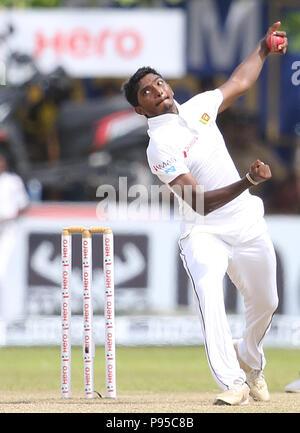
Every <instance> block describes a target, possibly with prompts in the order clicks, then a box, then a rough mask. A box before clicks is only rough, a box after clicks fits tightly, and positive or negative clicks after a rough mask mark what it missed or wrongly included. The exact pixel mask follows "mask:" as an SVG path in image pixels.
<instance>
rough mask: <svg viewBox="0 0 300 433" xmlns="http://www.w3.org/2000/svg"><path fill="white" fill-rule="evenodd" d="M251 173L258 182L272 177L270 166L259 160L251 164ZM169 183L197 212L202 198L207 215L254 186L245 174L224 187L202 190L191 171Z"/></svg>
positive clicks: (204, 212)
mask: <svg viewBox="0 0 300 433" xmlns="http://www.w3.org/2000/svg"><path fill="white" fill-rule="evenodd" d="M249 175H250V177H251V179H252V180H253V181H254V182H257V183H261V182H264V181H266V180H268V179H270V178H271V177H272V174H271V170H270V167H269V166H268V165H266V164H264V163H263V162H261V161H259V160H256V161H255V162H253V163H252V164H251V166H250V170H249ZM169 185H170V187H171V188H174V189H176V192H177V194H178V189H179V190H180V196H181V197H182V199H183V200H184V201H185V202H186V203H187V204H188V205H189V206H191V207H192V209H193V210H194V211H195V212H199V207H198V206H197V203H199V202H200V201H201V200H202V201H203V210H202V212H203V214H204V215H207V214H209V213H210V212H213V211H214V210H216V209H218V208H220V207H222V206H224V205H225V204H227V203H229V202H230V201H232V200H234V199H235V198H236V197H238V196H239V195H240V194H241V193H242V192H244V191H245V190H246V189H248V188H249V187H251V186H253V183H252V182H251V181H250V180H249V179H248V178H247V177H246V176H245V177H243V178H242V179H241V180H238V181H237V182H234V183H232V184H230V185H227V186H225V187H223V188H218V189H215V190H212V191H204V192H200V191H199V188H198V186H199V185H198V184H197V182H196V180H195V178H194V176H193V175H192V174H191V173H184V174H181V175H179V176H178V177H176V178H175V179H174V180H173V181H172V182H170V183H169ZM185 186H189V188H188V189H185ZM186 191H188V193H186ZM190 191H191V193H190ZM199 194H202V196H201V197H199Z"/></svg>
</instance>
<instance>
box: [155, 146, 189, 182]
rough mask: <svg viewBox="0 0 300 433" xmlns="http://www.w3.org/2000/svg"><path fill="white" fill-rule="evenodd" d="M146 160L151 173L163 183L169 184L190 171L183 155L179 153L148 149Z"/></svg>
mask: <svg viewBox="0 0 300 433" xmlns="http://www.w3.org/2000/svg"><path fill="white" fill-rule="evenodd" d="M147 158H148V163H149V167H150V169H151V172H152V173H153V174H155V175H156V176H157V177H158V178H159V179H160V180H161V182H163V183H170V182H172V181H173V180H174V179H176V177H178V176H179V175H181V174H185V173H189V171H190V170H189V169H188V167H187V166H186V164H185V162H184V156H183V154H182V155H181V154H180V153H179V152H176V153H173V152H172V151H171V150H168V149H164V150H158V149H157V148H154V147H152V148H151V149H150V147H148V149H147Z"/></svg>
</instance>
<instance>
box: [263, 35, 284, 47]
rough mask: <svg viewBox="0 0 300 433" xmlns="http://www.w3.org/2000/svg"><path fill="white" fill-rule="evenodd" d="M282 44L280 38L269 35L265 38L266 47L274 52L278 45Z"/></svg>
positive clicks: (281, 38)
mask: <svg viewBox="0 0 300 433" xmlns="http://www.w3.org/2000/svg"><path fill="white" fill-rule="evenodd" d="M283 43H284V39H283V37H282V36H276V35H269V36H268V37H267V45H268V47H269V50H271V51H276V50H277V48H278V46H279V45H282V44H283Z"/></svg>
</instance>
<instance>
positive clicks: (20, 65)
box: [0, 0, 300, 214]
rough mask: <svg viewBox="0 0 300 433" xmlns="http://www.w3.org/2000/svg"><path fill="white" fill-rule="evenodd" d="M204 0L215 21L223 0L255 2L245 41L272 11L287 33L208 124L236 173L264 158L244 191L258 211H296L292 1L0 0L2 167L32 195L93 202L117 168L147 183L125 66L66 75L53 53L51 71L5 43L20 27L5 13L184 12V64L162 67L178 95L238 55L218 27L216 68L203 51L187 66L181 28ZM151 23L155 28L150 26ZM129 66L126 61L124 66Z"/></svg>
mask: <svg viewBox="0 0 300 433" xmlns="http://www.w3.org/2000/svg"><path fill="white" fill-rule="evenodd" d="M208 3H213V5H214V10H215V11H216V14H217V15H218V16H219V20H220V23H221V26H222V22H225V21H226V17H228V16H229V14H230V10H231V7H232V4H233V3H245V4H246V3H248V4H249V5H250V6H253V5H255V7H256V8H257V10H258V13H259V16H258V21H259V24H257V23H256V27H255V28H253V30H252V33H254V37H252V40H254V41H256V42H257V41H258V40H259V39H260V38H261V37H262V36H263V34H264V32H265V31H266V30H267V28H268V26H269V24H270V21H272V18H273V17H274V18H275V19H274V20H277V19H280V20H281V21H282V29H283V30H285V31H287V33H288V36H289V39H290V51H289V54H288V55H287V59H285V60H283V59H274V60H273V59H272V63H271V60H270V61H269V64H268V65H267V66H266V67H265V71H264V73H263V74H262V76H261V78H260V79H259V81H258V83H257V85H256V86H254V88H253V89H252V90H251V91H250V92H249V94H248V95H247V96H246V97H244V98H241V99H240V100H239V101H238V102H237V103H236V104H235V105H234V106H233V107H231V108H230V109H229V110H227V111H226V112H224V113H223V114H221V115H220V116H219V119H218V122H219V125H220V129H221V131H222V133H223V135H224V137H225V139H226V142H227V145H228V148H229V151H230V153H231V155H232V157H233V159H234V161H235V162H236V164H237V167H238V170H239V171H240V174H241V175H244V174H245V173H246V172H247V171H248V167H249V165H250V163H251V162H252V161H253V160H255V159H256V158H259V159H261V160H263V161H264V162H266V163H269V165H270V167H271V169H272V173H273V178H272V180H271V181H270V182H267V183H265V184H262V185H260V186H259V187H258V188H257V189H255V191H253V193H255V194H258V195H260V196H261V197H263V198H264V201H265V207H266V212H267V213H273V214H274V213H285V214H286V213H292V214H299V213H300V200H299V199H300V118H299V105H300V97H299V93H300V90H299V89H300V78H298V75H297V68H300V66H299V65H298V63H297V56H298V59H299V56H300V32H299V28H300V7H299V4H298V7H297V2H295V1H281V2H280V1H263V0H262V1H252V0H250V1H248V0H245V1H240V2H234V1H231V0H223V1H213V2H207V1H205V0H204V1H202V0H199V1H193V0H191V1H188V0H1V2H0V5H1V7H0V59H3V61H4V63H5V78H6V85H3V86H1V87H0V151H2V152H5V154H6V155H7V156H8V159H9V164H10V167H11V169H12V170H14V171H16V172H17V173H18V174H19V175H20V176H21V177H22V178H23V180H24V183H25V185H26V188H27V190H28V192H29V195H30V198H31V200H32V201H81V202H82V201H83V202H84V201H95V200H97V198H96V189H97V187H98V186H99V185H101V184H110V185H115V186H116V188H117V179H118V177H119V176H127V177H128V180H129V183H132V184H139V183H141V184H146V185H150V184H153V183H156V182H157V181H156V179H154V177H153V176H152V175H151V174H150V172H149V169H148V166H147V161H146V154H145V149H146V147H147V143H148V136H147V125H146V123H145V122H143V120H141V119H136V117H135V114H134V113H133V111H132V109H131V107H129V106H128V104H127V102H126V101H125V100H124V98H123V96H122V93H121V86H122V83H123V82H124V81H125V80H126V79H127V78H128V76H129V75H130V74H128V69H124V70H122V68H120V69H119V70H118V71H117V72H114V74H112V75H111V76H110V75H109V73H107V72H102V70H101V67H99V76H97V74H96V73H95V72H94V71H93V72H92V73H91V75H90V76H89V75H88V73H86V74H85V73H78V74H77V73H74V74H73V73H72V71H70V68H69V69H68V67H66V66H65V64H64V62H63V61H62V62H61V63H60V62H59V60H60V59H61V58H62V57H59V55H57V59H56V61H55V62H53V67H52V69H51V68H48V69H45V68H44V69H43V68H41V64H40V63H39V59H40V57H39V56H38V52H37V48H36V47H35V51H34V50H33V51H32V52H30V51H29V50H28V49H27V48H26V47H27V45H26V44H24V47H23V46H22V45H21V46H20V45H16V43H14V37H15V34H16V33H18V32H19V33H20V30H19V28H18V21H16V20H15V18H14V13H19V12H20V11H22V12H24V11H41V10H42V11H43V12H44V13H47V11H50V10H51V13H53V11H54V10H55V11H56V12H59V11H60V10H61V11H64V13H65V14H66V15H65V16H66V17H68V13H67V12H66V11H72V10H74V8H77V9H76V10H78V8H80V10H81V13H82V16H83V17H84V16H85V13H87V12H88V11H94V12H95V11H97V12H99V13H101V11H107V10H111V11H118V12H124V13H127V14H128V13H131V12H134V11H135V12H136V11H137V10H140V11H141V12H142V13H144V14H146V15H147V13H150V12H151V11H152V12H153V11H156V12H158V13H159V12H160V11H166V9H172V12H173V11H174V10H180V11H181V13H182V14H183V15H184V16H186V17H187V24H186V25H185V29H184V31H185V32H186V42H185V44H186V45H185V47H184V51H185V62H186V64H185V65H183V67H182V70H181V72H180V73H177V74H174V76H169V74H168V72H167V73H166V76H165V78H166V79H167V80H168V81H169V82H170V84H171V86H172V87H173V89H174V90H175V97H176V99H177V100H178V102H180V103H182V102H184V101H186V100H187V99H188V98H190V97H191V96H193V95H194V94H196V93H199V92H203V91H205V90H211V89H213V88H216V87H217V86H219V85H220V84H221V83H222V82H223V81H224V80H226V78H227V77H228V76H229V74H230V72H231V71H232V70H233V68H234V67H235V66H236V64H238V63H239V61H240V60H242V59H239V56H242V54H241V53H244V51H242V48H241V46H239V45H237V46H236V45H234V44H233V43H232V38H231V37H230V31H231V30H230V29H229V30H228V29H226V27H224V28H223V30H224V32H223V35H225V36H226V34H228V35H229V36H228V37H229V44H232V50H235V54H236V55H234V56H233V57H236V58H234V59H233V60H232V62H231V64H228V65H227V66H226V67H224V66H222V65H220V66H219V67H218V64H217V62H215V63H214V62H213V61H212V60H211V59H210V55H209V54H207V58H208V59H209V60H208V61H209V63H210V64H209V66H208V65H207V64H206V65H204V66H201V65H200V64H198V65H196V66H195V62H194V63H193V53H191V52H190V49H189V48H188V45H189V46H192V47H195V46H196V47H197V45H195V41H193V40H191V35H190V34H189V31H190V28H193V26H194V24H193V22H191V20H192V18H191V15H192V14H193V13H195V12H197V11H198V9H197V4H198V5H199V4H200V5H201V4H202V6H203V5H206V6H205V7H206V10H208V9H207V8H208V7H210V6H208ZM256 13H257V12H256ZM99 17H101V15H99ZM208 19H209V17H208ZM24 24H25V27H26V23H24ZM125 24H126V22H124V26H125V27H126V25H125ZM200 24H201V22H200ZM229 25H230V22H229ZM28 30H29V29H28ZM246 30H247V29H245V31H246ZM151 31H152V32H153V33H155V32H156V29H155V27H153V28H152V29H151ZM249 31H250V32H251V29H250V30H249ZM216 32H217V29H216ZM226 32H227V33H226ZM199 35H200V36H201V34H200V33H199ZM192 36H194V37H197V34H196V35H195V34H194V35H192ZM35 37H37V36H35ZM47 37H48V38H49V40H50V36H49V35H48V36H47ZM203 37H204V46H205V47H206V48H207V49H209V48H210V45H209V43H206V42H205V37H211V36H210V35H207V34H206V35H203ZM53 38H54V36H53ZM247 38H248V36H247ZM249 39H251V38H249ZM39 43H40V45H39V47H40V49H41V50H42V49H43V48H44V46H43V44H46V43H47V41H46V42H45V41H43V39H41V38H40V40H39ZM55 43H56V48H57V47H58V48H59V44H60V42H59V40H56V42H55V41H54V39H53V44H55ZM81 43H82V41H81ZM242 43H244V42H241V44H240V45H242ZM49 44H50V42H49ZM82 47H83V48H84V44H82V46H81V49H83V48H82ZM24 48H26V49H24ZM58 48H57V52H58ZM248 48H252V47H251V46H249V47H248ZM157 49H158V50H159V47H158V48H157ZM58 54H59V52H58ZM170 55H172V53H171V52H170ZM82 61H83V62H84V58H83V60H82ZM107 61H108V62H109V61H110V60H109V59H108V60H107ZM167 62H168V59H166V63H167ZM293 65H294V66H293ZM139 66H143V65H139ZM151 66H156V65H153V64H152V65H151ZM116 67H118V66H116ZM160 67H161V68H160ZM135 68H136V65H135V63H134V62H132V68H131V72H132V73H133V72H134V71H135ZM158 69H159V70H160V71H161V72H162V74H163V75H164V67H163V65H161V64H159V65H158ZM45 71H46V72H45ZM292 74H294V81H293V79H292ZM292 104H293V105H292ZM274 107H276V109H274ZM281 110H283V113H282V111H281ZM125 126H126V127H125Z"/></svg>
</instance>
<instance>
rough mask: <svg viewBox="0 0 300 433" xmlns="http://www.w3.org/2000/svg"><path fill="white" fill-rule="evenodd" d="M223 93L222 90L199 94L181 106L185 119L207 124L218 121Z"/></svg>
mask: <svg viewBox="0 0 300 433" xmlns="http://www.w3.org/2000/svg"><path fill="white" fill-rule="evenodd" d="M222 102H223V93H222V92H221V90H220V89H215V90H208V91H207V92H203V93H199V94H198V95H196V96H194V97H193V98H191V99H190V100H189V101H187V102H185V103H184V104H182V105H181V107H180V110H181V115H182V116H183V118H186V119H189V120H194V121H195V122H196V123H197V122H199V121H200V122H201V123H204V124H206V123H207V122H208V121H209V120H213V121H216V118H217V115H218V111H219V108H220V105H221V104H222Z"/></svg>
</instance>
